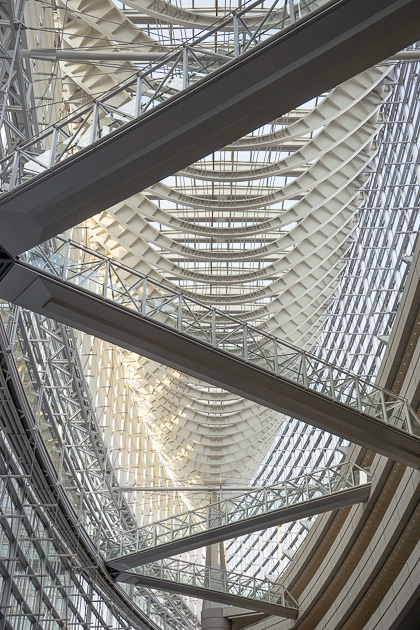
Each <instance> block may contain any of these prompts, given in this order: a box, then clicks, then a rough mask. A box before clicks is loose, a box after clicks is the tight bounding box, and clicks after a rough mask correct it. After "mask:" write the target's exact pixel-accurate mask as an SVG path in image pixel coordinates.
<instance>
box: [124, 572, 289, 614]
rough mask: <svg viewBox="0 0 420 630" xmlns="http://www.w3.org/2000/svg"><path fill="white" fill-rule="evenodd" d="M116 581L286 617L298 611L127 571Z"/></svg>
mask: <svg viewBox="0 0 420 630" xmlns="http://www.w3.org/2000/svg"><path fill="white" fill-rule="evenodd" d="M117 581H118V582H123V583H124V584H133V585H134V586H147V587H149V588H155V589H158V590H160V591H169V592H171V593H178V594H181V595H189V596H191V597H198V598H201V599H205V600H210V601H213V602H219V603H220V604H229V605H231V606H239V607H242V608H247V609H249V610H258V611H261V612H265V613H269V614H271V615H277V616H279V617H285V618H287V619H296V617H297V616H298V611H297V609H295V608H288V607H287V606H280V605H277V604H271V603H268V602H264V601H259V600H256V599H251V598H247V597H241V596H240V595H232V594H231V593H223V592H220V591H213V590H212V589H210V588H208V589H207V588H201V587H198V586H192V585H189V584H188V585H187V584H182V583H180V582H171V581H169V580H161V579H158V578H153V577H148V576H143V575H138V574H136V573H129V572H128V571H127V572H125V573H120V574H119V575H118V577H117Z"/></svg>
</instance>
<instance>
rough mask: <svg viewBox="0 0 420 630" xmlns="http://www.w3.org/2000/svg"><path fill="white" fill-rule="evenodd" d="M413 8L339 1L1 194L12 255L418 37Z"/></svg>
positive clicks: (0, 212) (386, 1) (400, 0)
mask: <svg viewBox="0 0 420 630" xmlns="http://www.w3.org/2000/svg"><path fill="white" fill-rule="evenodd" d="M419 32H420V2H418V1H417V0H369V2H366V1H365V0H343V1H342V2H340V3H339V4H336V5H334V6H332V7H328V6H327V7H326V8H322V9H321V10H319V11H316V12H314V15H312V16H310V17H309V18H307V19H305V20H304V21H303V22H302V23H297V24H296V25H294V26H292V27H290V28H288V29H285V31H284V32H281V33H280V34H279V35H276V36H275V37H274V38H271V39H270V40H267V42H264V43H263V44H261V45H259V46H257V47H255V48H254V49H252V50H250V51H249V52H247V53H245V54H244V55H242V56H241V57H240V58H238V59H236V60H233V61H232V62H230V63H228V64H227V65H226V66H223V67H222V68H220V69H219V70H218V71H216V72H214V73H213V74H212V75H211V76H210V77H208V78H206V79H204V80H200V81H199V82H197V83H196V84H194V85H192V86H190V88H188V90H187V91H186V92H183V93H181V94H179V95H177V96H176V97H172V98H171V99H168V101H166V102H165V103H163V104H162V105H160V106H159V107H157V108H155V109H154V110H152V111H151V112H149V113H146V114H144V115H143V116H142V117H141V118H140V119H138V120H136V121H134V122H133V123H130V124H129V125H127V126H126V127H125V128H123V130H119V131H118V132H114V133H113V134H110V135H109V136H107V137H105V138H104V139H101V140H99V141H98V142H96V143H95V145H93V146H92V147H89V148H87V149H84V150H82V151H80V152H79V153H78V154H76V155H75V156H73V157H72V158H69V159H68V160H67V161H66V162H63V163H61V164H58V165H55V166H54V167H53V169H51V170H50V171H47V172H46V173H44V174H42V175H40V176H38V177H36V178H34V179H33V180H31V181H30V182H29V183H27V184H24V185H22V186H21V187H19V188H17V189H15V190H13V191H11V192H10V193H7V194H6V195H5V196H4V198H3V199H2V201H0V221H1V225H2V231H1V236H0V238H1V243H0V244H1V245H3V246H4V248H5V249H6V250H7V251H8V252H9V254H11V255H12V256H15V255H17V254H19V253H21V252H23V251H25V250H27V249H29V248H31V247H33V246H35V245H37V244H39V243H41V242H43V241H45V240H47V239H48V238H51V237H53V236H55V235H56V234H58V233H60V232H63V231H64V230H66V229H68V228H70V227H72V226H74V225H76V224H78V223H79V222H81V221H82V220H84V219H87V218H88V217H91V216H93V215H94V214H97V213H98V212H100V211H102V210H106V209H107V208H109V207H110V206H111V205H113V204H115V203H118V202H120V201H122V200H124V199H126V198H127V197H129V196H130V195H133V194H135V193H137V192H139V191H141V190H144V189H145V188H147V187H148V186H151V185H152V184H154V183H156V182H158V181H160V180H161V179H163V178H165V177H167V176H169V175H171V174H173V173H175V172H176V171H178V170H180V169H182V168H185V167H186V166H188V165H189V164H191V163H192V162H194V161H197V160H199V159H200V158H202V157H203V156H204V155H208V154H209V153H211V152H212V151H215V150H217V149H219V148H220V147H222V146H225V145H226V144H228V143H230V142H233V141H234V140H236V139H237V138H239V137H240V136H243V135H245V134H246V133H248V132H250V131H252V130H253V129H255V128H256V127H258V126H260V125H262V124H265V123H267V122H268V121H270V120H273V119H274V118H276V117H278V116H280V115H282V114H284V113H286V112H288V111H290V110H291V109H293V108H295V107H297V106H299V105H300V104H302V103H304V102H305V101H307V100H310V99H311V98H314V97H316V96H318V95H319V94H321V93H322V92H324V91H326V90H328V89H331V88H332V87H334V86H335V85H337V84H338V83H341V82H343V81H344V80H347V79H349V78H350V77H353V76H354V75H356V74H358V73H360V72H362V71H363V70H365V69H366V68H368V67H371V66H372V65H373V64H375V63H378V62H380V61H381V60H383V59H386V58H388V57H389V56H390V55H392V54H393V53H395V52H397V51H398V50H400V49H401V48H403V47H405V46H407V45H409V44H411V43H412V42H413V41H415V40H416V39H418V33H419Z"/></svg>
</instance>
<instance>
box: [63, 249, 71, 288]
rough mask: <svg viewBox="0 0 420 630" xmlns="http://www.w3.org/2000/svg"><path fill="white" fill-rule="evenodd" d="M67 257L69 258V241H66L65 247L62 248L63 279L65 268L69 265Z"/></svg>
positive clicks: (65, 274)
mask: <svg viewBox="0 0 420 630" xmlns="http://www.w3.org/2000/svg"><path fill="white" fill-rule="evenodd" d="M69 258H70V241H67V243H66V247H65V250H64V264H63V280H65V279H66V276H67V269H68V266H69Z"/></svg>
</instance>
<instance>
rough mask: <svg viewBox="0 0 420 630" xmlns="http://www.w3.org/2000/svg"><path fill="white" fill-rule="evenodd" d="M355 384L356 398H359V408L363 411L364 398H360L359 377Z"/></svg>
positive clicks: (355, 379)
mask: <svg viewBox="0 0 420 630" xmlns="http://www.w3.org/2000/svg"><path fill="white" fill-rule="evenodd" d="M354 382H355V384H356V397H357V408H358V409H359V410H360V411H362V398H361V396H360V382H359V379H358V378H357V376H355V378H354Z"/></svg>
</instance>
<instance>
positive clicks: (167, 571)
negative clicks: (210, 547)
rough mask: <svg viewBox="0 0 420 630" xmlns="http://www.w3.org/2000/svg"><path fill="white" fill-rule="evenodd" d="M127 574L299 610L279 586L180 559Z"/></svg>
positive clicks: (287, 592) (290, 596)
mask: <svg viewBox="0 0 420 630" xmlns="http://www.w3.org/2000/svg"><path fill="white" fill-rule="evenodd" d="M128 573H131V574H135V575H138V576H139V577H140V576H143V577H145V578H152V579H155V580H159V581H162V582H173V583H176V584H181V585H187V586H189V587H193V588H197V589H206V590H209V591H217V592H219V593H224V594H226V595H230V596H235V597H243V598H246V599H248V600H250V602H252V601H257V602H265V603H267V604H273V605H277V606H279V607H282V608H290V609H292V610H295V611H296V612H297V610H298V602H297V601H296V599H295V598H294V597H293V596H292V595H291V594H290V593H289V591H287V590H286V588H285V587H284V586H283V585H282V584H279V583H276V582H270V581H269V580H260V579H258V578H254V577H247V576H245V575H242V574H239V573H232V572H231V571H224V570H222V569H217V568H213V567H206V566H200V565H197V564H193V563H190V562H183V561H181V560H163V561H159V562H151V563H149V564H145V565H143V566H142V567H136V568H135V569H132V570H131V571H130V572H126V573H125V575H128ZM139 582H140V580H139Z"/></svg>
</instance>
